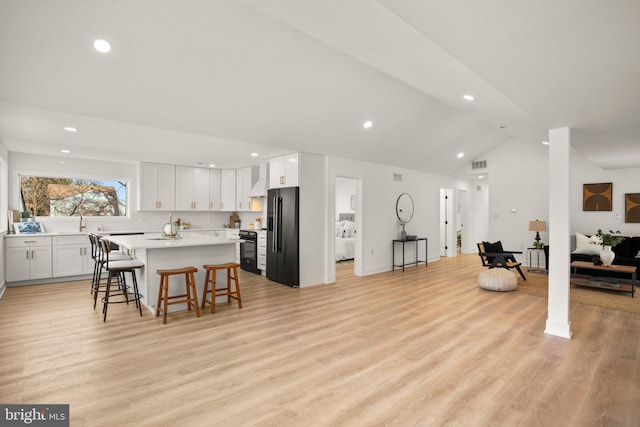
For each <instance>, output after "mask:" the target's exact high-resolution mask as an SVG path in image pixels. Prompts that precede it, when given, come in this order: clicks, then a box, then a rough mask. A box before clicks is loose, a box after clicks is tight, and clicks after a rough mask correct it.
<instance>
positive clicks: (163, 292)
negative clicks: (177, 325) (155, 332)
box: [156, 267, 200, 323]
mask: <svg viewBox="0 0 640 427" xmlns="http://www.w3.org/2000/svg"><path fill="white" fill-rule="evenodd" d="M197 271H198V269H197V268H195V267H183V268H174V269H170V270H158V271H157V273H158V274H159V275H160V289H158V305H157V308H156V316H160V311H162V313H163V317H162V323H167V311H168V306H169V305H171V304H183V303H187V309H188V310H189V311H191V307H192V306H193V307H194V308H195V309H196V317H200V307H199V306H198V295H197V292H196V281H195V279H194V278H193V273H196V272H197ZM180 274H184V277H185V288H186V293H185V294H182V295H172V296H169V277H170V276H175V275H180ZM179 298H182V299H179ZM169 300H172V301H169ZM174 300H175V301H174ZM160 304H162V307H161V306H160Z"/></svg>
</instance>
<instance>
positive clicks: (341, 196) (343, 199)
mask: <svg viewBox="0 0 640 427" xmlns="http://www.w3.org/2000/svg"><path fill="white" fill-rule="evenodd" d="M357 184H358V181H356V180H355V179H353V178H341V177H338V178H336V216H335V220H336V221H338V219H339V218H340V214H341V213H354V212H355V210H353V209H351V197H352V196H355V195H356V192H357V191H358V189H357Z"/></svg>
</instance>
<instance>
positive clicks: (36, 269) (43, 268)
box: [30, 246, 52, 280]
mask: <svg viewBox="0 0 640 427" xmlns="http://www.w3.org/2000/svg"><path fill="white" fill-rule="evenodd" d="M30 268H31V280H34V279H46V278H48V277H51V275H52V263H51V246H34V247H32V248H31V265H30Z"/></svg>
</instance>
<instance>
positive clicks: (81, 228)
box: [80, 214, 87, 231]
mask: <svg viewBox="0 0 640 427" xmlns="http://www.w3.org/2000/svg"><path fill="white" fill-rule="evenodd" d="M85 228H87V226H86V225H82V214H80V231H82V230H84V229H85Z"/></svg>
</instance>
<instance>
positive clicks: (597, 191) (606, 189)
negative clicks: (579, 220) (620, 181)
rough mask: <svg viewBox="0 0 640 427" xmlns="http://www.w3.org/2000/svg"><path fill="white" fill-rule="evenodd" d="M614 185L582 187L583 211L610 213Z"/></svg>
mask: <svg viewBox="0 0 640 427" xmlns="http://www.w3.org/2000/svg"><path fill="white" fill-rule="evenodd" d="M612 192H613V183H611V182H603V183H599V184H584V185H583V186H582V210H583V211H610V210H612V207H611V194H612Z"/></svg>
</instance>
